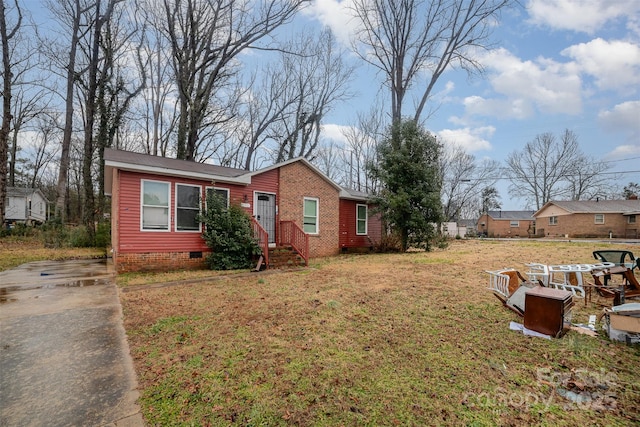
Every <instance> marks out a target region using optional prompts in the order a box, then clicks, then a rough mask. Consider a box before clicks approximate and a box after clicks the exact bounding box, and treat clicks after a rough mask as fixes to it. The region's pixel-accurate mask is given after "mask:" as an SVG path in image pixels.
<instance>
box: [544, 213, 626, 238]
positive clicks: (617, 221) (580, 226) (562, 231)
mask: <svg viewBox="0 0 640 427" xmlns="http://www.w3.org/2000/svg"><path fill="white" fill-rule="evenodd" d="M557 218H558V221H557V224H555V225H549V217H539V218H538V221H537V226H538V229H542V230H544V235H545V236H565V235H568V236H569V237H609V231H611V232H612V233H613V236H612V237H634V235H636V234H637V233H638V224H637V223H636V224H628V223H627V221H628V219H627V217H626V216H624V215H622V214H616V213H606V214H604V224H596V223H595V214H593V213H581V214H571V215H558V216H557Z"/></svg>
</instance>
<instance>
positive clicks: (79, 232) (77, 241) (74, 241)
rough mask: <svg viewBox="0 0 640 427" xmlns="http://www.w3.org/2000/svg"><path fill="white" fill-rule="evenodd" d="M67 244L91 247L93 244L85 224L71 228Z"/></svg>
mask: <svg viewBox="0 0 640 427" xmlns="http://www.w3.org/2000/svg"><path fill="white" fill-rule="evenodd" d="M67 246H69V247H71V248H90V247H92V246H93V242H92V241H91V238H90V237H89V232H88V231H87V228H86V227H85V226H84V225H80V226H78V227H73V228H70V229H69V233H68V240H67Z"/></svg>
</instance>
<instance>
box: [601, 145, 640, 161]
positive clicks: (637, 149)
mask: <svg viewBox="0 0 640 427" xmlns="http://www.w3.org/2000/svg"><path fill="white" fill-rule="evenodd" d="M635 156H640V144H639V145H619V146H617V147H616V148H615V149H614V150H613V151H611V152H609V153H608V154H607V155H606V156H605V158H606V159H627V158H629V157H635Z"/></svg>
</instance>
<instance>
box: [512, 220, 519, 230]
mask: <svg viewBox="0 0 640 427" xmlns="http://www.w3.org/2000/svg"><path fill="white" fill-rule="evenodd" d="M509 227H511V228H518V227H520V221H516V220H511V221H509Z"/></svg>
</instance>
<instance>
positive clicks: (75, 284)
mask: <svg viewBox="0 0 640 427" xmlns="http://www.w3.org/2000/svg"><path fill="white" fill-rule="evenodd" d="M113 278H114V274H113V269H112V268H110V265H109V264H108V263H107V261H105V260H77V261H44V262H34V263H29V264H24V265H22V266H20V267H18V268H16V269H13V270H9V271H5V272H0V425H3V426H117V427H122V426H143V425H144V423H143V418H142V416H141V414H140V411H139V407H138V405H137V403H136V400H137V398H138V392H137V381H136V375H135V371H134V369H133V363H132V360H131V356H130V354H129V346H128V344H127V340H126V335H125V331H124V328H123V326H122V308H121V306H120V300H119V299H118V291H117V288H116V286H115V283H114V280H113Z"/></svg>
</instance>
